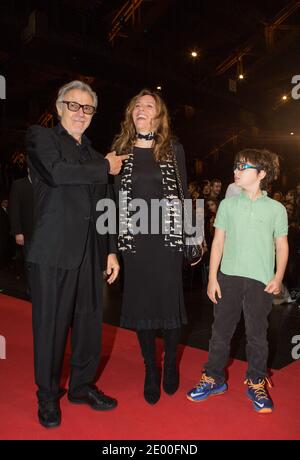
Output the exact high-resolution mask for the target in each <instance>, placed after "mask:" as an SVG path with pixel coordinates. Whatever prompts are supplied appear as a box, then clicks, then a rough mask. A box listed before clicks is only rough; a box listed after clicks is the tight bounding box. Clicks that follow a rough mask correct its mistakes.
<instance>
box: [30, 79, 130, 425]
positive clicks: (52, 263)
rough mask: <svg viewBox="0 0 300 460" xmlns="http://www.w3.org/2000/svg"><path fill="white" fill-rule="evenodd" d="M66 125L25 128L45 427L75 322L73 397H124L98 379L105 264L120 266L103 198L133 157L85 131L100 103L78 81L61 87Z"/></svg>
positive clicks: (105, 400)
mask: <svg viewBox="0 0 300 460" xmlns="http://www.w3.org/2000/svg"><path fill="white" fill-rule="evenodd" d="M56 108H57V112H58V115H59V118H60V123H59V124H58V125H57V126H56V127H55V128H53V129H48V128H43V127H41V126H32V127H30V128H29V129H28V131H27V134H26V145H27V152H28V165H29V169H30V175H31V180H32V185H33V190H34V232H33V235H32V238H31V241H30V245H29V248H28V254H27V263H28V266H29V270H30V284H31V291H32V310H33V335H34V364H35V381H36V384H37V386H38V391H37V396H38V403H39V404H38V405H39V409H38V417H39V421H40V423H41V425H43V426H44V427H46V428H49V427H55V426H58V425H59V424H60V422H61V412H60V408H59V403H58V401H59V398H60V396H61V395H62V394H63V391H62V389H61V388H60V377H61V371H62V363H63V356H64V350H65V344H66V339H67V335H68V331H69V329H70V328H71V346H72V354H71V360H70V364H71V375H70V382H69V389H68V399H69V401H70V402H72V403H77V404H88V405H89V406H91V407H92V408H93V409H96V410H110V409H113V408H114V407H116V405H117V401H116V400H115V399H113V398H111V397H109V396H106V395H105V394H104V393H103V392H102V391H100V390H98V389H97V387H96V386H95V385H94V381H95V376H96V373H97V369H98V365H99V359H100V341H101V321H102V282H101V280H102V271H101V268H102V270H103V269H106V271H107V275H108V278H107V281H108V283H109V284H111V283H112V282H114V281H115V279H116V278H117V276H118V272H119V264H118V260H117V256H116V253H117V248H116V242H115V236H114V235H104V234H101V235H99V234H98V233H97V232H96V219H97V214H96V204H97V202H98V201H99V200H101V199H104V198H107V197H110V196H111V195H110V185H109V175H110V174H111V175H116V174H118V173H119V171H120V169H121V167H122V161H123V160H124V159H125V158H127V156H125V155H124V156H122V157H120V156H116V154H115V152H110V153H108V154H107V155H106V156H105V158H104V157H102V156H101V155H100V154H99V153H98V152H97V151H95V150H94V149H93V148H92V146H91V143H90V141H89V140H88V138H87V137H86V136H85V135H84V131H85V130H86V129H87V127H88V126H89V124H90V123H91V120H92V117H93V114H94V113H95V111H96V108H97V95H96V93H94V92H93V91H92V89H91V88H90V86H89V85H87V84H85V83H83V82H80V81H73V82H70V83H68V84H66V85H64V86H63V87H62V88H61V89H60V90H59V93H58V98H57V101H56Z"/></svg>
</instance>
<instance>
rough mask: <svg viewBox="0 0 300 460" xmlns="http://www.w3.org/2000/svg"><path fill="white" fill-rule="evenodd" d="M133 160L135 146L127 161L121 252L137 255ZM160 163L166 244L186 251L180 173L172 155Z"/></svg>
mask: <svg viewBox="0 0 300 460" xmlns="http://www.w3.org/2000/svg"><path fill="white" fill-rule="evenodd" d="M133 162H134V153H133V149H132V151H131V152H130V153H129V158H128V159H127V160H125V161H124V168H123V172H122V176H121V189H120V196H119V201H120V202H119V206H120V214H119V224H120V228H119V235H118V247H119V250H120V251H124V252H125V251H127V252H130V253H132V254H135V252H136V248H135V241H134V234H133V232H132V215H133V214H134V212H135V211H132V210H131V209H130V203H131V201H132V171H133ZM159 166H160V170H161V175H162V186H163V202H164V205H165V206H164V209H165V212H164V213H163V219H164V221H163V223H164V231H165V234H164V238H165V246H167V247H169V248H171V249H172V250H176V251H179V252H181V251H182V250H183V240H182V228H181V227H182V212H181V201H180V199H179V197H178V189H177V182H176V174H175V170H174V164H173V160H172V158H170V159H168V160H166V161H164V162H159Z"/></svg>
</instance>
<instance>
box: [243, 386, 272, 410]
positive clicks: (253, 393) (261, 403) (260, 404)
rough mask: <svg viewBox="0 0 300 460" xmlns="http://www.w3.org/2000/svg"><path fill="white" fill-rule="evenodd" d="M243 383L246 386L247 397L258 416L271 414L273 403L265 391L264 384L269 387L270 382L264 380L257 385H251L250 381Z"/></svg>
mask: <svg viewBox="0 0 300 460" xmlns="http://www.w3.org/2000/svg"><path fill="white" fill-rule="evenodd" d="M245 383H246V384H247V385H248V390H247V396H248V398H250V399H251V401H252V406H253V407H254V409H255V411H256V412H259V413H260V414H268V413H270V412H272V411H273V402H272V400H271V398H270V396H269V394H268V391H267V389H266V383H267V384H268V385H269V387H271V384H270V381H269V380H268V379H267V378H264V379H260V380H259V381H258V382H257V383H253V382H252V380H250V379H247V380H246V381H245Z"/></svg>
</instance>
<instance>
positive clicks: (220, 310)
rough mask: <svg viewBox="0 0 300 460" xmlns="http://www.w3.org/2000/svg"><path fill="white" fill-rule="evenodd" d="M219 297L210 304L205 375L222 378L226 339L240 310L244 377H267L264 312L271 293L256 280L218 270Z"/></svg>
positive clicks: (229, 335) (265, 313)
mask: <svg viewBox="0 0 300 460" xmlns="http://www.w3.org/2000/svg"><path fill="white" fill-rule="evenodd" d="M218 282H219V285H220V288H221V295H222V298H221V299H218V297H217V301H218V303H217V304H216V305H214V323H213V328H212V337H211V340H210V343H209V355H208V362H207V363H206V364H205V365H204V370H205V372H206V374H207V375H209V376H211V377H213V378H215V380H216V381H217V382H218V383H223V382H224V380H225V367H226V365H227V363H228V359H229V353H230V342H231V339H232V336H233V334H234V331H235V329H236V326H237V324H238V322H239V320H240V317H241V313H242V311H243V312H244V319H245V328H246V338H247V345H246V355H247V360H248V370H247V374H246V378H247V379H252V380H256V379H258V378H264V377H266V376H267V359H268V352H269V348H268V342H267V329H268V315H269V313H270V312H271V309H272V300H273V296H272V295H271V294H268V293H267V292H265V291H264V289H265V285H264V284H263V283H261V282H260V281H256V280H253V279H250V278H244V277H241V276H231V275H224V274H223V273H222V272H219V273H218Z"/></svg>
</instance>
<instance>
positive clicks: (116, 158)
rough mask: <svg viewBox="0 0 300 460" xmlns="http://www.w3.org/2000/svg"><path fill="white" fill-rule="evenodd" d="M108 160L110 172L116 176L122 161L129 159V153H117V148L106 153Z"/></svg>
mask: <svg viewBox="0 0 300 460" xmlns="http://www.w3.org/2000/svg"><path fill="white" fill-rule="evenodd" d="M105 158H106V160H108V162H109V174H112V175H113V176H116V175H117V174H119V172H120V171H121V168H122V162H123V161H124V160H127V159H128V155H116V152H115V150H114V151H113V152H110V153H108V154H107V155H106V157H105Z"/></svg>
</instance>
